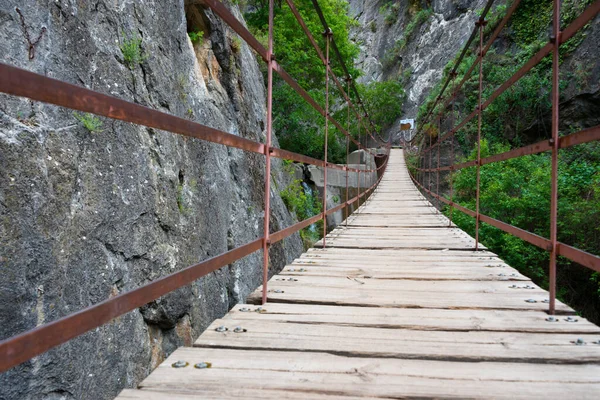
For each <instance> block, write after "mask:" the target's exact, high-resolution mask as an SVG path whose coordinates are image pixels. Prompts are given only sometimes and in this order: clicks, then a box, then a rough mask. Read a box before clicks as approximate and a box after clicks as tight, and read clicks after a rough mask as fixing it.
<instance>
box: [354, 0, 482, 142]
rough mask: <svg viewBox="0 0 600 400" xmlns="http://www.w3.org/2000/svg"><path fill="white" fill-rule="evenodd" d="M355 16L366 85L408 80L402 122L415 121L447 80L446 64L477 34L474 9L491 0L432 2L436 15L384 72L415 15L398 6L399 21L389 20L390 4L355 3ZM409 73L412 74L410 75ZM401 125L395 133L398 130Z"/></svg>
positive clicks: (360, 0) (402, 4)
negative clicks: (427, 99) (444, 76)
mask: <svg viewBox="0 0 600 400" xmlns="http://www.w3.org/2000/svg"><path fill="white" fill-rule="evenodd" d="M349 3H350V15H351V16H352V17H354V18H355V19H356V20H357V21H358V22H359V24H360V25H359V27H357V28H355V29H353V31H352V38H353V39H354V40H355V41H356V42H357V43H359V46H360V49H361V52H360V55H359V58H358V62H357V67H358V68H361V69H363V71H364V75H363V76H362V77H360V78H359V81H360V82H363V83H368V82H371V81H381V80H384V79H386V78H390V77H395V76H404V73H406V76H407V77H408V78H406V79H404V88H405V91H406V94H407V99H406V101H405V103H404V106H403V116H402V118H415V117H416V115H417V110H418V108H419V106H420V105H421V103H422V102H423V100H424V99H425V97H427V95H428V94H429V91H430V90H431V88H433V87H434V86H435V84H437V82H438V81H439V80H440V79H441V77H442V73H443V69H444V66H445V65H446V64H447V63H448V61H450V60H451V59H452V58H453V57H454V55H455V54H456V53H457V52H458V51H459V50H460V49H461V48H462V46H463V45H464V43H465V41H466V40H467V39H468V37H469V35H470V33H471V31H472V30H473V21H475V20H476V17H475V15H474V10H476V9H478V8H481V7H482V6H483V4H484V3H485V0H460V1H444V0H434V1H432V2H431V8H432V10H433V15H432V16H430V17H429V19H428V20H427V21H426V22H425V23H423V24H422V25H420V26H418V27H417V28H416V29H415V31H414V33H413V34H412V35H411V36H410V38H409V40H408V41H407V43H406V46H405V47H404V48H403V49H402V50H401V51H400V52H399V57H398V60H397V62H395V63H394V64H393V65H392V66H388V67H387V68H384V65H383V60H384V59H385V58H386V55H389V53H390V52H391V51H392V49H393V48H394V44H395V43H396V41H397V40H400V39H402V37H403V35H404V30H405V29H406V26H407V24H409V23H410V21H411V17H410V13H409V12H408V7H409V2H403V1H402V2H398V3H397V4H398V6H399V7H398V12H397V13H396V14H395V15H396V18H395V22H393V23H392V24H388V23H386V21H385V16H386V13H385V12H382V11H380V8H381V6H382V5H384V4H385V2H384V1H367V0H350V1H349ZM407 71H408V72H407ZM398 128H399V121H397V122H396V124H394V126H393V127H392V128H391V129H390V131H391V132H396V131H398Z"/></svg>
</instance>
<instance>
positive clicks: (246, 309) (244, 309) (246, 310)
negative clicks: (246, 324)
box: [240, 307, 251, 312]
mask: <svg viewBox="0 0 600 400" xmlns="http://www.w3.org/2000/svg"><path fill="white" fill-rule="evenodd" d="M240 311H241V312H250V311H251V310H250V309H249V308H248V307H242V308H240Z"/></svg>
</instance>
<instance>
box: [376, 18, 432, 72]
mask: <svg viewBox="0 0 600 400" xmlns="http://www.w3.org/2000/svg"><path fill="white" fill-rule="evenodd" d="M431 15H433V10H432V9H431V8H425V9H422V10H419V11H418V12H417V13H415V15H414V16H413V17H412V18H411V19H410V21H409V22H408V24H406V26H405V27H404V31H403V33H402V37H401V38H400V39H398V40H396V42H395V43H394V46H393V47H392V49H391V50H390V51H389V52H388V53H386V55H385V56H384V58H383V67H384V68H386V69H387V68H390V67H392V66H393V65H394V64H395V63H396V61H397V60H398V57H400V52H401V51H402V50H404V49H405V48H406V45H407V44H408V41H409V40H410V39H411V37H412V36H413V34H414V33H415V31H416V29H417V28H418V27H420V26H421V25H422V24H424V23H425V22H427V20H428V19H429V17H430V16H431Z"/></svg>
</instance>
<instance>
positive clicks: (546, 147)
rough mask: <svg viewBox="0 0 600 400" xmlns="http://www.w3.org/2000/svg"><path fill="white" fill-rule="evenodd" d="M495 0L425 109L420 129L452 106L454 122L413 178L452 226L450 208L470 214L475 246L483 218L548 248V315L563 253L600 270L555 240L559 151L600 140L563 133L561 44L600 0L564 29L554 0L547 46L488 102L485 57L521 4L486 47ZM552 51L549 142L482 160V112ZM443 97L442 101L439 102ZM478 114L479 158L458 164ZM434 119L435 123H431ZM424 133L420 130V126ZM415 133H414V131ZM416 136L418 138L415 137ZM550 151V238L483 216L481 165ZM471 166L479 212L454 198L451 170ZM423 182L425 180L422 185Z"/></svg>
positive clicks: (596, 131) (590, 133) (597, 134)
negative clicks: (459, 106)
mask: <svg viewBox="0 0 600 400" xmlns="http://www.w3.org/2000/svg"><path fill="white" fill-rule="evenodd" d="M492 3H493V0H489V1H488V3H487V4H486V7H485V9H484V11H483V13H482V16H481V17H480V18H479V20H478V21H477V22H476V23H475V28H474V29H473V33H472V35H471V37H470V38H469V40H468V41H467V43H466V45H465V47H464V48H463V50H462V52H461V55H460V57H459V58H458V59H457V61H456V63H455V65H454V67H453V69H452V70H451V72H450V74H449V75H448V77H447V79H446V81H445V83H444V85H443V87H442V90H441V91H440V93H439V95H438V96H437V97H436V99H435V101H434V103H433V106H432V107H431V109H430V110H429V111H428V112H427V114H426V116H425V118H424V121H423V123H422V124H421V127H422V126H423V125H424V123H425V122H430V121H438V124H439V120H440V118H441V117H442V116H443V115H444V114H446V113H447V111H448V106H450V113H451V116H450V123H451V126H452V128H451V129H450V130H449V131H448V132H447V133H445V134H444V135H441V129H440V134H439V135H438V139H437V141H436V143H432V137H431V135H429V145H428V147H427V148H426V149H424V150H421V149H420V154H419V163H420V164H421V165H420V166H419V167H417V166H413V169H414V170H416V171H417V174H418V176H417V177H415V176H413V174H412V173H411V178H412V180H413V181H414V182H415V183H416V184H417V186H418V187H420V188H421V189H422V190H423V191H424V192H426V193H427V194H429V195H430V196H431V197H433V198H435V199H437V201H438V205H439V202H440V201H441V202H443V203H445V204H447V205H449V206H450V224H449V225H451V224H452V211H453V209H457V210H459V211H461V212H463V213H465V214H467V215H469V216H471V217H474V218H475V250H477V249H478V246H479V241H480V240H479V239H480V238H479V225H480V222H485V223H487V224H489V225H492V226H494V227H496V228H498V229H500V230H502V231H504V232H507V233H509V234H511V235H514V236H516V237H518V238H520V239H522V240H524V241H526V242H528V243H530V244H532V245H534V246H537V247H539V248H542V249H544V250H546V251H548V252H550V265H549V292H550V299H549V309H548V311H549V313H550V314H554V312H555V302H556V257H557V256H563V257H566V258H568V259H569V260H571V261H573V262H575V263H577V264H581V265H583V266H585V267H587V268H590V269H592V270H594V271H598V272H600V257H598V256H596V255H593V254H590V253H588V252H586V251H583V250H580V249H577V248H575V247H572V246H569V245H567V244H565V243H561V242H559V241H558V240H557V208H558V206H557V204H558V153H559V150H560V149H564V148H567V147H571V146H575V145H578V144H582V143H588V142H592V141H597V140H600V126H595V127H592V128H588V129H584V130H581V131H579V132H576V133H572V134H569V135H566V136H562V137H559V125H558V124H559V48H560V45H561V44H563V43H565V42H566V41H567V40H569V39H570V38H572V37H573V36H574V35H575V34H576V33H577V32H578V31H579V30H580V29H582V28H583V27H584V26H585V25H586V24H587V23H588V22H589V21H591V20H592V19H593V18H594V17H595V16H596V15H597V14H598V13H599V12H600V0H597V1H595V2H594V3H592V4H591V5H589V6H588V7H587V8H586V9H585V10H584V11H583V12H582V13H581V15H579V16H578V17H577V18H576V19H575V20H573V22H571V23H570V24H569V25H568V26H567V27H566V28H565V29H564V30H562V31H561V29H560V15H561V14H560V4H561V2H560V0H554V2H553V16H552V25H553V28H552V35H551V37H550V40H549V42H548V43H547V44H546V45H545V46H543V47H542V48H541V49H540V50H539V51H538V52H537V53H536V54H534V55H533V56H532V57H531V58H530V59H529V60H528V61H527V62H526V63H525V64H524V65H523V66H522V67H521V68H520V69H519V70H518V71H517V72H515V73H514V74H513V75H512V76H511V77H510V78H509V79H508V80H507V81H505V82H504V83H503V84H502V85H500V86H499V87H498V88H497V89H496V90H495V91H494V92H493V93H492V94H491V96H490V97H489V98H487V99H486V100H485V101H483V99H482V93H483V68H482V65H483V60H484V57H485V55H486V53H487V52H488V50H489V49H490V47H491V46H492V43H493V42H494V41H495V40H496V38H497V37H498V35H499V34H500V32H501V31H502V29H504V27H505V26H506V24H507V22H508V20H509V19H510V17H511V15H512V14H513V13H514V11H515V10H516V9H517V7H518V6H519V3H520V0H514V1H513V3H512V4H511V6H510V8H508V10H507V11H506V14H505V16H504V18H503V19H502V20H501V21H500V23H499V24H498V26H497V27H496V29H495V30H494V32H493V33H492V35H491V36H490V38H489V39H488V41H487V42H486V44H485V46H484V42H483V39H484V27H485V25H486V20H485V17H486V14H487V12H488V11H489V9H490V7H491V5H492ZM477 35H478V36H479V41H478V42H479V43H478V46H477V50H476V54H477V58H476V59H475V61H474V62H473V63H472V65H471V66H470V68H469V69H468V70H467V72H466V74H465V75H464V77H463V78H462V80H461V81H460V82H459V83H458V84H457V85H456V86H455V87H454V90H453V91H452V92H451V93H449V94H448V95H447V96H446V98H445V99H444V92H445V90H446V88H448V87H449V84H450V83H451V82H453V81H454V80H455V79H456V78H457V73H456V71H457V68H458V66H459V65H460V63H461V62H462V60H463V58H464V55H465V54H466V53H467V50H468V48H469V47H470V45H471V43H472V42H473V40H474V39H475V38H476V37H477ZM549 54H552V95H551V98H552V137H551V138H550V139H549V140H544V141H541V142H538V143H535V144H531V145H528V146H524V147H520V148H517V149H513V150H510V151H506V152H504V153H500V154H496V155H492V156H489V157H485V158H482V157H481V124H482V122H481V119H482V115H483V112H484V111H485V109H486V108H487V107H488V106H489V105H490V104H491V103H492V102H493V101H494V100H495V99H496V98H498V96H500V95H501V94H502V93H504V92H505V91H506V90H507V89H509V88H510V87H511V86H512V85H513V84H515V83H516V82H517V81H518V80H519V79H521V78H522V77H523V76H524V75H525V74H527V72H529V71H530V70H531V69H532V68H534V67H535V66H536V65H537V64H538V63H539V62H540V61H541V60H542V59H543V58H544V57H546V56H547V55H549ZM477 65H479V77H478V78H479V85H478V105H477V107H476V108H475V109H474V110H473V111H472V112H471V113H470V114H469V115H467V116H466V117H465V118H464V119H463V120H462V121H461V122H459V123H458V124H457V125H455V124H454V103H455V99H456V97H457V96H458V95H459V93H460V90H461V88H462V86H463V85H464V83H465V82H466V81H467V80H468V79H469V78H470V77H471V74H472V72H473V71H474V69H475V67H476V66H477ZM442 99H444V101H443V103H440V102H441V101H442ZM438 104H441V106H440V109H439V112H436V106H437V105H438ZM475 116H477V158H476V159H475V160H472V161H467V162H462V163H456V164H455V163H454V142H453V136H454V135H456V133H457V132H459V131H460V130H461V129H463V128H464V127H465V125H466V124H467V123H468V122H470V121H471V120H472V119H473V118H475ZM430 123H431V122H430ZM420 129H421V130H420V131H422V128H420ZM415 136H416V135H415ZM413 140H414V137H413ZM447 141H449V142H450V146H451V156H450V160H451V161H450V165H447V166H444V167H442V166H440V159H439V153H440V148H441V146H442V145H443V144H444V143H446V142H447ZM436 148H437V153H438V154H437V155H438V160H437V165H436V167H435V168H433V166H432V153H433V151H434V149H436ZM546 151H550V152H552V163H551V182H552V183H551V184H552V188H551V199H550V216H549V218H550V237H549V238H544V237H542V236H539V235H536V234H534V233H531V232H528V231H526V230H523V229H521V228H518V227H516V226H513V225H510V224H507V223H505V222H502V221H499V220H497V219H494V218H491V217H489V216H487V215H483V214H481V212H480V209H479V200H480V168H481V166H483V165H486V164H490V163H495V162H500V161H505V160H509V159H511V158H516V157H521V156H525V155H530V154H538V153H542V152H546ZM427 154H429V160H428V161H429V162H428V165H427V168H425V166H424V165H423V164H425V157H426V155H427ZM467 167H476V169H477V170H476V207H475V210H474V211H473V210H470V209H468V208H466V207H463V206H461V205H460V204H457V203H455V202H454V201H453V186H452V185H453V182H452V173H453V172H454V171H458V170H460V169H463V168H467ZM441 171H450V198H449V199H447V198H445V197H443V196H441V195H440V192H439V179H440V178H439V174H440V172H441ZM433 172H435V173H436V190H435V191H434V190H432V187H431V186H432V185H431V180H432V179H431V173H433ZM425 173H427V174H428V178H427V181H428V182H429V184H428V185H427V187H425V184H424V182H425V178H424V174H425ZM421 182H423V183H421Z"/></svg>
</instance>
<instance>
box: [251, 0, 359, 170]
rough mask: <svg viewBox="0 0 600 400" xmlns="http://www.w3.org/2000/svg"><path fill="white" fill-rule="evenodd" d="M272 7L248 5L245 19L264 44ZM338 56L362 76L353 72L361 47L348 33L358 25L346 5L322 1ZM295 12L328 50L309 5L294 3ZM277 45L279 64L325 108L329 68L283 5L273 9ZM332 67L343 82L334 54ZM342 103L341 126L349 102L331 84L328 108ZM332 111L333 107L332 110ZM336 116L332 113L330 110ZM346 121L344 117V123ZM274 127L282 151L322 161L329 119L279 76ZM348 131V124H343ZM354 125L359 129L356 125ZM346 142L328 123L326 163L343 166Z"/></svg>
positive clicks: (257, 2) (303, 0) (259, 0)
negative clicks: (327, 71)
mask: <svg viewBox="0 0 600 400" xmlns="http://www.w3.org/2000/svg"><path fill="white" fill-rule="evenodd" d="M267 4H268V2H267V1H265V0H254V1H251V2H250V3H249V5H250V6H251V7H249V9H250V10H252V12H250V13H246V15H245V18H246V21H247V22H248V25H249V28H250V30H251V31H252V32H253V33H254V34H255V35H256V36H258V37H259V40H261V41H262V42H264V43H266V39H267V28H268V7H267ZM319 4H320V6H321V9H322V10H323V14H324V16H325V19H326V20H327V23H328V25H329V27H330V28H331V30H332V32H333V38H334V40H335V43H336V46H337V48H338V49H339V51H340V54H341V56H342V58H343V60H344V61H345V64H346V66H347V67H348V70H349V73H350V74H351V75H352V76H353V77H354V78H357V77H358V76H360V72H359V71H358V70H357V69H356V68H355V67H354V59H355V58H356V57H357V55H358V52H359V50H358V46H357V45H356V44H355V43H353V42H352V41H350V39H349V29H350V27H352V26H356V24H357V22H356V21H354V20H353V19H352V18H350V17H348V3H347V2H346V1H344V0H325V1H320V2H319ZM295 5H296V8H297V9H298V12H299V13H300V15H302V18H303V19H304V21H305V23H306V25H307V27H308V29H309V30H310V32H311V33H312V35H313V37H314V38H315V40H316V41H317V43H318V45H319V47H320V48H321V49H322V50H323V52H324V51H325V38H324V36H323V35H322V33H323V26H322V24H321V21H320V19H319V17H318V15H317V14H316V13H315V12H314V8H313V4H312V1H311V0H300V1H296V2H295ZM274 27H275V29H274V46H275V49H277V50H276V53H277V62H278V63H280V64H281V65H282V66H283V68H284V69H285V70H286V71H287V72H288V73H289V74H290V75H291V76H292V77H293V78H294V79H295V80H296V81H297V82H298V83H299V84H300V86H302V87H303V88H304V89H305V90H306V91H307V92H308V93H309V94H310V95H311V96H312V98H313V99H315V101H316V102H317V103H318V104H319V105H321V106H323V107H324V105H325V68H324V65H323V62H322V61H321V60H320V59H319V57H318V55H317V53H316V51H314V50H313V47H312V45H311V43H310V41H309V39H308V38H307V37H306V35H304V34H301V29H300V26H299V24H298V22H297V21H296V19H295V17H294V15H293V14H292V12H291V11H290V8H289V7H288V6H287V5H285V4H282V5H281V7H280V6H277V5H276V7H275V18H274ZM331 67H332V69H333V71H334V73H335V74H336V76H338V77H339V78H343V77H344V73H343V70H342V68H341V65H340V64H339V62H338V60H337V57H335V53H333V51H332V52H331ZM334 104H343V105H344V106H343V107H342V108H341V109H340V108H337V109H336V111H335V114H334V115H333V116H334V118H336V119H337V120H338V121H340V123H343V122H345V120H346V118H347V117H346V113H347V112H346V110H347V109H346V108H345V102H344V100H343V97H342V95H341V93H340V92H339V91H338V90H337V88H336V87H335V85H334V84H333V83H331V84H330V105H334ZM330 108H333V107H330ZM332 112H333V111H332ZM341 117H343V118H341ZM273 118H274V119H273V127H274V132H275V133H276V134H277V136H278V138H279V143H280V145H281V147H283V148H285V149H287V150H290V151H294V152H298V153H302V154H306V155H308V156H311V157H314V158H320V159H323V157H324V144H325V138H324V134H325V129H324V127H325V119H324V118H323V116H322V115H320V114H319V113H318V112H316V111H315V110H314V109H313V108H312V107H311V106H310V105H309V104H308V103H307V102H306V101H305V100H304V99H303V98H301V97H300V96H299V95H298V94H297V93H296V92H295V91H294V90H293V89H291V88H290V87H289V86H288V85H287V83H285V82H283V80H281V79H280V78H279V77H277V76H276V77H275V81H274V86H273ZM343 125H344V126H345V125H346V124H343ZM353 126H356V124H354V125H353ZM345 157H346V138H345V136H344V135H343V134H342V133H341V132H339V131H338V129H336V128H335V127H334V126H332V125H331V124H330V129H329V135H328V160H329V161H331V162H335V163H341V162H345Z"/></svg>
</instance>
